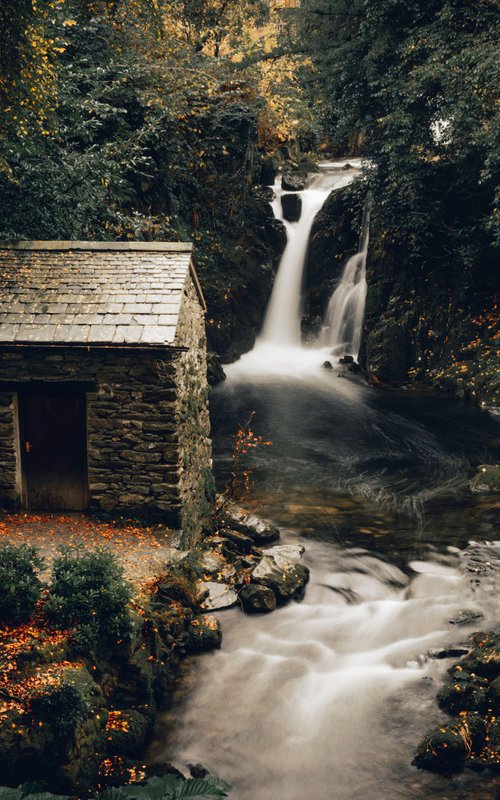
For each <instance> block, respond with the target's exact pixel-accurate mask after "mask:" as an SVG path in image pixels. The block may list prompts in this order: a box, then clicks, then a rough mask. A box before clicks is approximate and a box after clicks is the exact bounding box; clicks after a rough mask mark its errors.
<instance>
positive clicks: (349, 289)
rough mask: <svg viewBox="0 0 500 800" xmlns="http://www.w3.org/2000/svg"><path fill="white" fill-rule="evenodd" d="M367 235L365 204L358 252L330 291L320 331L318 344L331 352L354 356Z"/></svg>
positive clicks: (361, 311) (357, 344) (361, 312)
mask: <svg viewBox="0 0 500 800" xmlns="http://www.w3.org/2000/svg"><path fill="white" fill-rule="evenodd" d="M369 238H370V206H369V201H367V203H366V205H365V210H364V214H363V223H362V231H361V237H360V243H359V249H358V252H357V253H355V255H353V256H351V258H350V259H349V260H348V262H347V264H346V265H345V268H344V272H343V274H342V277H341V279H340V282H339V284H338V286H337V288H336V289H335V291H334V292H333V294H332V296H331V298H330V302H329V303H328V308H327V310H326V315H325V321H324V326H323V330H322V333H321V339H320V341H321V343H322V344H325V345H327V346H329V347H330V348H331V349H332V354H334V355H349V356H352V357H353V358H354V360H356V359H357V358H358V353H359V348H360V345H361V336H362V333H363V318H364V314H365V301H366V290H367V285H366V257H367V255H368V242H369Z"/></svg>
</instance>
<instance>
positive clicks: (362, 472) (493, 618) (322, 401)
mask: <svg viewBox="0 0 500 800" xmlns="http://www.w3.org/2000/svg"><path fill="white" fill-rule="evenodd" d="M311 370H312V368H311V367H310V366H309V367H308V369H307V370H306V372H305V373H304V374H303V375H302V376H294V377H292V378H290V377H288V378H286V377H279V376H278V377H276V376H274V377H273V378H270V377H269V375H261V376H260V377H259V376H258V375H257V374H254V375H253V376H252V378H251V380H249V379H248V378H242V377H241V375H239V373H238V371H237V370H236V372H235V374H234V375H232V374H231V371H229V378H228V384H227V386H224V387H220V388H219V389H217V390H216V392H215V393H214V397H213V401H212V406H213V419H214V433H215V459H216V471H217V475H218V478H219V481H220V483H221V484H222V483H223V482H224V480H225V479H226V478H227V476H228V474H229V470H230V454H231V440H232V436H233V435H234V432H235V429H236V427H237V424H238V422H242V421H244V420H245V419H246V417H247V415H248V412H249V411H250V410H255V411H256V415H255V430H256V432H257V433H259V434H263V435H264V436H265V438H266V439H267V438H269V439H271V440H272V441H273V446H272V447H266V448H262V450H260V451H259V450H258V449H257V450H255V451H254V453H253V455H252V456H251V465H252V467H253V470H254V472H253V478H254V481H255V486H254V489H253V494H252V501H251V503H250V504H249V505H250V507H251V508H255V509H258V510H260V512H261V513H263V514H265V515H267V516H268V517H269V518H271V519H272V520H273V521H274V522H276V523H277V524H279V525H281V526H282V530H283V533H282V539H283V542H297V541H300V542H301V543H302V544H305V546H306V555H305V563H306V564H307V565H308V566H309V567H310V568H311V583H310V585H309V586H308V589H307V592H306V596H305V599H304V601H303V602H302V603H300V604H298V603H293V604H291V605H289V606H287V607H286V608H283V609H280V610H278V611H276V612H274V613H273V614H271V615H269V616H267V617H260V618H254V617H245V616H244V615H243V614H242V613H241V612H239V611H237V610H231V611H227V612H223V613H222V614H221V620H222V623H223V631H224V639H223V647H222V651H221V652H219V653H216V654H214V655H213V656H209V657H204V658H203V659H202V660H200V661H198V662H197V663H195V664H193V666H192V669H193V672H192V676H191V677H192V681H189V684H190V686H191V691H190V693H189V696H188V699H187V701H186V704H185V706H184V707H183V708H182V710H181V712H180V714H179V711H178V710H177V712H176V713H177V714H179V718H178V721H177V724H176V725H175V726H174V728H173V730H172V729H170V728H169V725H168V719H165V720H164V726H165V727H164V728H163V729H161V734H159V735H160V736H161V737H165V738H166V740H167V748H166V749H167V752H168V753H169V754H171V752H172V749H173V751H174V752H175V754H176V756H177V758H178V759H179V763H181V762H182V761H192V762H201V763H203V764H205V765H207V766H208V767H209V768H210V769H211V770H212V771H214V772H215V773H218V774H220V775H221V776H223V777H225V778H227V779H228V780H230V781H232V782H233V783H234V784H235V791H234V797H235V800H271V798H272V800H282V798H283V800H284V799H285V798H287V799H288V798H289V799H290V800H303V798H314V800H354V799H355V798H356V799H357V798H359V797H361V796H363V795H365V796H366V797H369V798H370V800H412V799H413V798H415V799H416V798H418V799H419V800H420V799H422V800H423V799H424V798H425V800H428V799H429V798H433V799H434V798H435V800H438V798H439V800H442V798H450V800H452V799H453V800H459V799H462V798H466V797H467V798H474V799H475V800H493V798H495V797H497V794H496V792H497V791H498V789H499V788H500V787H499V783H498V779H494V778H493V779H492V778H486V777H484V776H483V777H478V776H476V775H475V774H473V773H469V774H466V775H463V776H459V777H456V778H454V779H451V780H449V779H447V778H443V777H439V776H432V775H429V774H426V773H422V772H419V771H417V770H416V769H415V768H413V767H411V759H412V757H413V753H414V749H415V747H416V745H417V743H418V741H419V740H420V738H421V737H422V735H423V733H424V732H425V730H426V729H427V728H428V727H431V726H432V724H434V723H435V722H436V721H438V720H439V719H443V718H444V715H443V714H442V713H441V712H440V711H439V709H438V707H437V705H436V703H435V694H436V691H437V689H438V687H439V682H440V680H441V679H442V677H443V675H444V673H445V670H446V668H447V666H449V665H450V663H451V662H450V661H446V659H445V660H439V659H435V658H432V657H430V656H429V651H433V650H436V649H438V650H439V649H441V648H445V647H448V646H451V645H454V646H455V645H461V644H463V643H464V642H465V643H466V641H467V636H468V634H469V633H470V632H472V631H473V630H477V629H478V628H480V627H483V629H487V628H488V626H492V625H493V624H494V623H495V622H496V623H498V609H497V596H498V589H499V588H500V586H499V585H498V581H497V575H500V572H498V571H497V570H499V569H500V545H499V544H492V545H490V546H489V547H486V546H485V545H477V546H476V547H475V548H474V553H473V555H472V556H471V555H470V554H469V555H467V547H468V542H469V541H470V540H471V539H477V540H479V541H482V540H484V539H491V540H495V539H497V540H498V539H499V538H500V536H499V531H498V529H497V528H496V527H495V525H496V516H495V514H496V513H497V509H495V501H494V498H491V497H490V498H479V497H475V496H472V495H471V494H470V492H469V490H468V488H467V478H468V476H469V475H470V474H471V472H474V467H475V465H476V464H477V463H481V462H484V461H492V460H495V459H498V458H499V457H500V441H499V438H498V437H499V428H498V424H497V423H496V422H495V421H494V420H492V419H491V418H490V417H488V416H487V415H485V414H482V413H480V412H476V411H474V410H471V409H467V408H465V407H464V406H462V405H461V404H459V403H456V402H453V401H450V400H446V399H442V398H432V397H430V398H425V397H419V396H415V395H405V394H404V393H401V394H400V395H397V394H386V393H379V392H375V391H374V390H370V389H368V388H366V387H364V386H362V385H358V384H355V383H352V382H350V381H348V380H346V379H345V378H338V377H337V376H336V375H335V374H332V373H324V372H322V371H321V370H320V369H319V368H317V374H316V375H315V379H314V380H312V379H311ZM471 558H472V559H473V563H474V564H476V565H477V564H478V563H479V564H480V563H483V564H486V563H489V565H490V567H489V568H488V569H487V570H485V571H484V573H483V572H481V570H479V572H476V571H474V570H471V569H469V567H470V566H471V563H470V559H471ZM474 559H475V560H474ZM462 609H470V610H473V611H475V612H477V613H479V612H480V613H481V614H483V615H484V617H483V619H480V620H479V621H478V620H477V619H476V620H475V622H474V623H473V624H471V625H469V626H463V627H462V626H458V627H457V625H453V624H451V623H450V620H452V619H454V618H456V617H457V615H458V614H459V612H460V611H461V610H462ZM168 731H170V733H169V734H168ZM164 748H165V744H164V743H163V742H162V744H160V743H159V742H158V743H157V745H156V746H155V751H156V755H157V756H158V755H160V754H161V753H162V752H163V750H164Z"/></svg>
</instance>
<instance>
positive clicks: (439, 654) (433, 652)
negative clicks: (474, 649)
mask: <svg viewBox="0 0 500 800" xmlns="http://www.w3.org/2000/svg"><path fill="white" fill-rule="evenodd" d="M468 652H469V650H468V648H467V647H460V646H457V647H441V648H435V649H434V648H431V649H430V650H428V651H427V655H428V656H429V658H437V659H444V658H461V656H466V655H467V653H468Z"/></svg>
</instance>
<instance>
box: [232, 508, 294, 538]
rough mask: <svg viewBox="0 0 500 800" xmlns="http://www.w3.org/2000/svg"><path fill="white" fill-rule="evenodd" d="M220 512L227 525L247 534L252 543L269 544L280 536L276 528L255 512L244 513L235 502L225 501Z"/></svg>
mask: <svg viewBox="0 0 500 800" xmlns="http://www.w3.org/2000/svg"><path fill="white" fill-rule="evenodd" d="M222 513H223V517H224V519H225V520H226V521H227V522H228V523H229V526H228V527H230V528H231V529H232V530H237V531H241V533H244V534H245V535H246V536H249V537H250V539H252V541H253V543H254V544H257V545H265V544H271V542H275V541H276V540H277V539H279V538H280V532H279V530H278V528H276V527H275V526H274V525H272V524H271V523H270V522H266V521H265V520H263V519H261V518H260V517H258V516H257V515H256V514H246V513H245V512H244V511H243V509H242V508H240V507H239V506H237V505H236V503H226V505H225V506H224V509H223V512H222Z"/></svg>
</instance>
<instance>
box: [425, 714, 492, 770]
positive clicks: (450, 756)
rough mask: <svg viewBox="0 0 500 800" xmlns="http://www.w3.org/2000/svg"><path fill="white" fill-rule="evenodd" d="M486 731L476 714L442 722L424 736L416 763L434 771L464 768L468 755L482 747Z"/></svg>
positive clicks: (477, 751)
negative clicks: (444, 723)
mask: <svg viewBox="0 0 500 800" xmlns="http://www.w3.org/2000/svg"><path fill="white" fill-rule="evenodd" d="M485 735H486V729H485V725H484V722H483V720H482V719H481V718H480V717H478V716H477V715H476V714H469V716H467V717H463V718H462V719H461V720H460V722H457V723H453V724H449V725H439V726H438V727H436V728H434V729H433V730H432V731H430V733H428V734H427V736H425V738H424V739H423V740H422V742H421V743H420V745H419V746H418V749H417V753H416V755H415V758H414V759H413V764H414V765H415V766H416V767H418V768H419V769H427V770H430V771H431V772H443V773H452V772H461V771H462V770H463V768H464V767H465V762H466V759H467V758H469V756H470V755H472V754H474V753H479V752H480V751H481V749H482V747H483V744H484V740H485Z"/></svg>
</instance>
